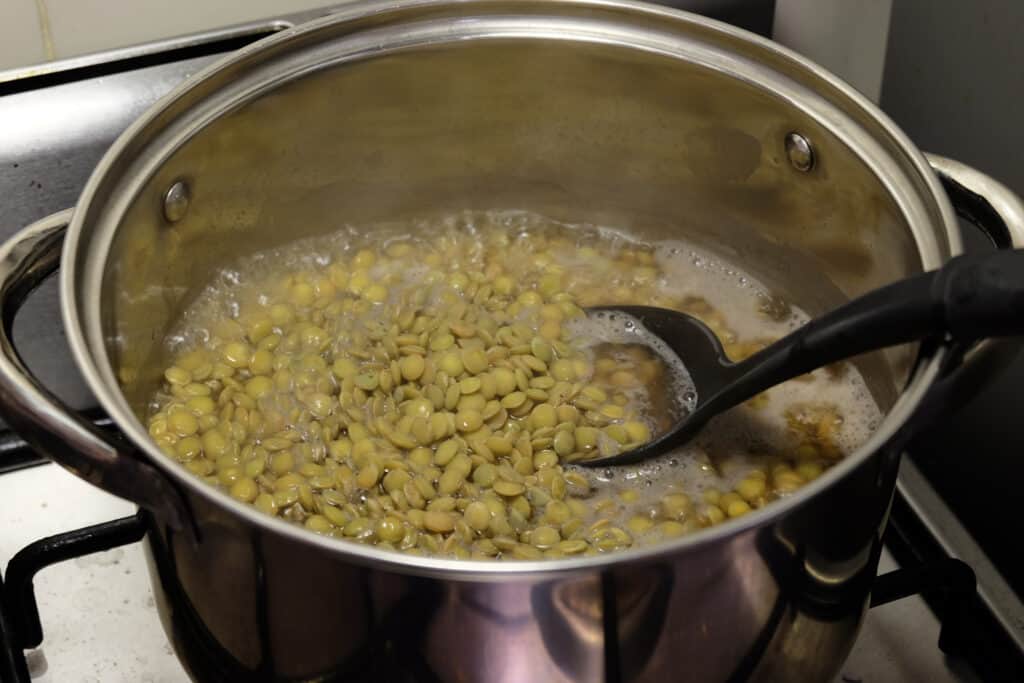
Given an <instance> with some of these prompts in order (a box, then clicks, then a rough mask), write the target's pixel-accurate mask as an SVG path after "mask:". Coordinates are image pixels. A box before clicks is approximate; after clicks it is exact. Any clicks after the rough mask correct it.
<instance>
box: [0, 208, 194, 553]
mask: <svg viewBox="0 0 1024 683" xmlns="http://www.w3.org/2000/svg"><path fill="white" fill-rule="evenodd" d="M71 214H72V209H67V210H65V211H61V212H59V213H55V214H53V215H51V216H47V217H46V218H43V219H42V220H40V221H37V222H36V223H33V224H32V225H30V226H28V227H27V228H25V229H23V230H21V231H20V232H18V233H17V234H15V235H14V236H13V237H11V238H10V239H9V240H8V241H7V242H6V243H4V244H3V246H0V321H2V325H0V414H2V415H3V417H4V419H5V420H7V423H8V424H9V425H10V426H11V427H12V428H13V429H14V430H15V431H16V432H17V433H18V434H19V435H20V436H21V437H22V438H23V439H25V441H26V442H28V443H29V444H30V445H31V446H32V447H33V448H35V449H36V450H38V451H39V452H40V453H42V454H43V455H45V456H47V457H48V458H50V459H51V460H53V461H55V462H57V463H59V464H60V465H62V466H64V467H65V468H67V469H68V470H70V471H71V472H72V473H73V474H75V475H77V476H78V477H81V478H82V479H85V480H86V481H88V482H89V483H91V484H94V485H96V486H98V487H100V488H101V489H103V490H104V491H107V492H108V493H112V494H114V495H115V496H119V497H121V498H125V499H127V500H130V501H132V502H134V503H136V504H138V505H139V506H141V507H143V508H146V509H147V510H150V511H151V512H153V513H154V514H155V515H156V516H157V518H158V519H159V520H161V521H162V522H163V523H165V524H167V525H168V526H169V527H171V528H172V529H174V530H176V531H184V532H185V533H187V534H189V535H192V532H193V528H192V525H191V524H190V519H191V516H190V515H189V513H188V507H187V506H186V504H185V501H184V499H183V498H182V496H181V494H180V493H179V492H178V490H177V489H176V488H175V487H174V486H173V484H171V482H170V481H169V480H168V479H166V478H165V477H164V476H163V475H162V474H161V473H160V472H159V471H158V470H157V469H156V468H155V467H153V466H152V465H149V464H148V463H146V462H144V461H143V460H141V459H139V458H138V457H136V456H135V455H134V454H133V450H134V449H133V448H132V446H130V445H128V444H127V443H125V442H123V441H121V440H120V439H118V438H117V437H116V436H114V435H110V434H104V433H103V432H101V431H100V430H99V429H97V428H96V427H94V426H93V425H92V424H90V423H89V422H88V421H87V420H84V419H83V418H82V417H80V416H78V415H77V414H75V413H74V411H72V410H71V409H70V408H68V407H67V406H65V405H64V404H63V403H62V402H61V401H60V400H59V399H58V398H57V397H56V396H54V395H53V394H52V393H50V392H49V391H48V390H47V389H45V388H44V387H43V386H41V385H40V384H39V382H38V380H36V378H35V377H33V376H32V373H31V372H30V371H29V370H28V368H27V367H26V366H25V364H24V363H23V362H22V360H21V357H20V356H19V355H18V352H17V350H16V349H15V348H14V344H13V342H12V339H13V336H12V334H11V331H12V329H13V326H14V317H15V315H16V314H17V312H18V309H20V308H21V305H22V304H23V303H24V301H25V299H26V298H27V297H28V295H29V294H30V293H31V292H32V290H33V289H35V288H36V287H37V286H38V285H39V284H40V283H41V282H42V281H43V280H44V279H46V277H47V276H49V275H50V274H52V273H53V272H54V271H55V270H57V267H58V266H59V264H60V257H61V246H62V245H63V244H64V235H65V233H66V231H67V227H68V224H69V223H70V222H71Z"/></svg>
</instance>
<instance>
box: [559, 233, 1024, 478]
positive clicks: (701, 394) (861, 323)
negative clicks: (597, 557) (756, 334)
mask: <svg viewBox="0 0 1024 683" xmlns="http://www.w3.org/2000/svg"><path fill="white" fill-rule="evenodd" d="M587 311H588V312H598V311H601V312H608V311H621V312H623V313H625V314H626V315H629V316H632V317H634V318H636V319H637V320H638V321H639V322H640V323H641V324H642V325H643V326H644V327H645V328H647V330H648V331H649V332H651V333H652V334H654V335H655V336H657V337H659V338H660V339H661V340H662V341H664V342H665V344H666V345H667V346H668V347H669V348H670V349H671V350H672V352H673V353H675V354H676V355H677V356H678V357H679V359H680V360H681V361H682V364H683V366H684V367H685V368H686V369H687V371H688V372H689V374H690V377H691V379H692V380H693V383H694V385H695V387H696V391H697V405H696V406H695V408H694V409H693V411H692V412H690V413H689V414H688V415H685V416H684V417H682V418H681V419H679V420H678V421H677V422H676V423H675V424H674V425H673V426H672V427H671V428H670V429H669V430H668V431H666V432H664V433H662V434H659V435H657V436H656V437H655V438H654V439H652V440H651V441H649V442H648V443H646V444H643V445H642V446H639V447H637V448H634V449H632V450H629V451H624V452H622V453H619V454H616V455H611V456H605V457H600V458H593V459H589V460H587V459H584V460H579V461H577V462H576V463H574V464H578V465H582V466H585V467H608V466H610V465H629V464H634V463H637V462H641V461H643V460H647V459H649V458H653V457H656V456H659V455H662V454H664V453H667V452H668V451H670V450H672V449H674V448H678V447H679V446H682V445H683V444H685V443H686V442H688V441H689V440H690V439H692V438H693V437H694V436H696V434H697V433H698V432H699V431H700V430H701V428H702V427H704V425H706V424H707V423H708V421H709V420H710V419H711V418H713V417H714V416H716V415H718V414H720V413H723V412H725V411H726V410H729V409H730V408H732V407H734V406H736V405H739V404H740V403H742V402H743V401H746V400H747V399H749V398H752V397H753V396H755V395H757V394H759V393H761V392H762V391H764V390H766V389H770V388H771V387H773V386H776V385H778V384H781V383H783V382H785V381H786V380H789V379H792V378H794V377H798V376H800V375H802V374H805V373H807V372H810V371H812V370H815V369H817V368H820V367H823V366H825V365H829V364H830V363H834V362H836V361H840V360H845V359H847V358H851V357H853V356H856V355H859V354H861V353H866V352H868V351H876V350H878V349H882V348H886V347H889V346H896V345H898V344H904V343H907V342H912V341H920V340H923V339H927V338H931V337H936V336H945V337H948V338H949V339H951V340H955V341H960V342H971V341H977V340H980V339H984V338H987V337H1007V336H1015V335H1021V334H1024V250H1020V249H1017V250H1003V251H998V252H995V253H991V254H983V255H962V256H958V257H956V258H954V259H952V260H950V261H949V262H948V263H947V264H946V265H944V266H943V267H942V268H940V269H938V270H934V271H930V272H927V273H922V274H920V275H916V276H914V277H911V278H907V279H905V280H900V281H899V282H895V283H893V284H891V285H887V286H885V287H882V288H880V289H876V290H874V291H872V292H869V293H868V294H865V295H863V296H861V297H859V298H857V299H854V300H852V301H850V302H848V303H846V304H844V305H843V306H840V307H839V308H837V309H835V310H833V311H830V312H829V313H826V314H825V315H823V316H821V317H819V318H815V319H814V320H811V321H810V322H808V323H807V324H806V325H803V326H802V327H801V328H800V329H798V330H796V331H794V332H792V333H790V334H788V335H786V336H785V337H783V338H782V339H780V340H778V341H777V342H775V343H774V344H772V345H771V346H768V347H767V348H765V349H763V350H761V351H759V352H758V353H756V354H754V355H752V356H750V357H749V358H747V359H745V360H743V361H741V362H739V363H734V362H732V361H730V360H729V359H728V357H727V356H726V355H725V350H724V349H723V348H722V344H721V342H720V341H719V339H718V337H716V336H715V334H714V332H712V331H711V330H710V329H709V328H708V327H707V326H706V325H705V324H704V323H702V322H701V321H700V320H698V319H697V318H694V317H693V316H690V315H687V314H685V313H680V312H678V311H672V310H669V309H665V308H657V307H653V306H603V307H594V308H589V309H587Z"/></svg>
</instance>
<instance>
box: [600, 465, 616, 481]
mask: <svg viewBox="0 0 1024 683" xmlns="http://www.w3.org/2000/svg"><path fill="white" fill-rule="evenodd" d="M601 475H602V476H603V477H604V478H605V479H607V480H608V481H611V480H612V479H614V478H615V470H613V469H612V468H611V467H609V468H607V469H605V470H604V471H603V472H601Z"/></svg>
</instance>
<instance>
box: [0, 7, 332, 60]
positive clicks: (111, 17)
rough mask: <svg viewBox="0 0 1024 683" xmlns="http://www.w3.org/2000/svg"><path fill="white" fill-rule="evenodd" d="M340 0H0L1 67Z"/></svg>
mask: <svg viewBox="0 0 1024 683" xmlns="http://www.w3.org/2000/svg"><path fill="white" fill-rule="evenodd" d="M343 2H344V0H0V70H4V69H11V68H14V67H20V66H27V65H30V64H38V63H41V62H45V61H49V60H51V59H62V58H65V57H74V56H77V55H81V54H87V53H90V52H97V51H100V50H106V49H110V48H114V47H125V46H128V45H133V44H136V43H141V42H146V41H150V40H156V39H160V38H169V37H172V36H177V35H182V34H186V33H192V32H195V31H200V30H204V29H208V28H211V27H219V26H225V25H229V24H234V23H243V22H248V21H253V20H257V19H262V18H266V17H269V16H273V15H278V14H284V13H288V12H300V11H303V10H308V9H313V8H318V7H325V6H331V5H338V4H342V3H343Z"/></svg>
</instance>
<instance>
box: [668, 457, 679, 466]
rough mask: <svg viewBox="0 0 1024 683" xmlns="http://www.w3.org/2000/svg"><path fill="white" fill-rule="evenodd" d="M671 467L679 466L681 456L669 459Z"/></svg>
mask: <svg viewBox="0 0 1024 683" xmlns="http://www.w3.org/2000/svg"><path fill="white" fill-rule="evenodd" d="M668 466H669V467H679V458H671V459H669V461H668Z"/></svg>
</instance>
